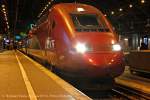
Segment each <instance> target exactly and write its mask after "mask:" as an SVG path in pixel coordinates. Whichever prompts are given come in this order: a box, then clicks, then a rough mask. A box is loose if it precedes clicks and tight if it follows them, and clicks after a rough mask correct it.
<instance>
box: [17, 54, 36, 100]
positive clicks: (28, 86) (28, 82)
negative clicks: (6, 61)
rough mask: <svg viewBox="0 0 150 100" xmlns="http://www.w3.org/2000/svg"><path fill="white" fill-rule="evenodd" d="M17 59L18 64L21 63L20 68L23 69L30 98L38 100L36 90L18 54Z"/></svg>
mask: <svg viewBox="0 0 150 100" xmlns="http://www.w3.org/2000/svg"><path fill="white" fill-rule="evenodd" d="M15 55H16V54H15ZM16 59H17V61H18V64H19V67H20V70H21V74H22V77H23V80H24V82H25V85H26V88H27V91H28V94H29V98H30V100H37V98H36V95H35V92H34V90H33V88H32V86H31V83H30V81H29V79H28V77H27V74H26V72H25V70H24V68H23V65H22V64H21V62H20V60H19V58H18V56H17V55H16Z"/></svg>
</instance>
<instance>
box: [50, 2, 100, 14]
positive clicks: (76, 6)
mask: <svg viewBox="0 0 150 100" xmlns="http://www.w3.org/2000/svg"><path fill="white" fill-rule="evenodd" d="M53 8H54V9H57V10H62V11H65V12H67V13H79V12H80V13H87V12H88V13H97V12H99V10H98V9H97V8H95V7H93V6H91V5H87V4H81V3H60V4H56V5H54V6H53Z"/></svg>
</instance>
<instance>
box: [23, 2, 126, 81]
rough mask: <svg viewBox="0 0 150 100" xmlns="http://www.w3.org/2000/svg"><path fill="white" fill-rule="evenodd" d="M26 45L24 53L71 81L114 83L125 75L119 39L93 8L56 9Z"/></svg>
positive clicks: (62, 6) (75, 5) (78, 5)
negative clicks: (88, 80)
mask: <svg viewBox="0 0 150 100" xmlns="http://www.w3.org/2000/svg"><path fill="white" fill-rule="evenodd" d="M25 44H26V46H24V48H22V50H23V51H24V52H25V53H27V54H28V55H30V56H32V57H34V58H36V59H39V60H40V61H45V62H47V63H48V64H50V65H51V66H50V67H51V68H50V69H51V70H53V69H57V70H59V71H61V72H63V73H64V74H67V75H69V76H71V77H77V78H82V79H99V80H101V79H110V80H113V79H114V78H115V77H118V76H120V75H121V74H122V73H123V72H124V68H125V64H124V54H123V52H122V49H121V46H120V44H119V40H118V35H117V34H116V32H115V31H114V29H113V27H112V25H111V24H110V22H109V21H108V20H107V18H106V17H105V16H104V14H102V12H101V11H100V10H99V9H97V8H96V7H93V6H91V5H87V4H81V3H59V4H55V5H53V6H52V7H51V8H50V9H49V10H48V12H46V13H45V14H44V15H43V16H42V17H41V18H40V19H39V20H38V21H37V23H36V25H35V27H33V28H32V29H31V30H30V31H29V33H28V38H27V39H26V43H25Z"/></svg>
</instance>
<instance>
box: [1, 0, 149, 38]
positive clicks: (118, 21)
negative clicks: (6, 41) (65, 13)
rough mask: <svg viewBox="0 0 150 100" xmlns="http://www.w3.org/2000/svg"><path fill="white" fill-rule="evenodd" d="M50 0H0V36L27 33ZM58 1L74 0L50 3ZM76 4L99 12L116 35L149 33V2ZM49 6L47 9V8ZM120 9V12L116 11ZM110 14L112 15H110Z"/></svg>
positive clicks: (124, 0) (93, 0) (114, 0)
mask: <svg viewBox="0 0 150 100" xmlns="http://www.w3.org/2000/svg"><path fill="white" fill-rule="evenodd" d="M50 1H51V0H0V5H2V4H5V5H6V11H7V17H8V23H9V26H10V28H9V29H8V28H7V24H6V21H5V19H4V14H3V12H2V7H1V6H0V9H1V11H0V34H8V33H9V34H12V35H13V34H18V33H20V32H21V31H25V32H26V31H27V30H28V27H29V25H30V24H32V23H34V22H36V21H37V20H38V15H39V14H40V13H41V12H42V10H43V9H44V7H45V5H46V4H48V2H50ZM60 2H75V1H74V0H54V1H53V2H52V4H56V3H60ZM76 2H80V3H86V4H90V5H93V6H95V7H97V8H98V9H100V10H101V11H102V12H103V13H104V14H106V15H107V18H108V19H109V20H110V22H111V23H112V24H113V26H114V27H115V29H116V30H117V32H118V33H119V34H134V33H136V32H138V33H140V34H147V33H149V31H150V30H149V29H150V26H149V23H150V21H149V20H150V0H145V3H143V4H142V3H141V0H76ZM129 4H132V5H133V7H132V8H129ZM49 7H50V6H49ZM120 8H122V9H123V11H119V9H120ZM112 11H114V15H112V14H111V12H112Z"/></svg>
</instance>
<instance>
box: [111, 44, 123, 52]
mask: <svg viewBox="0 0 150 100" xmlns="http://www.w3.org/2000/svg"><path fill="white" fill-rule="evenodd" d="M112 49H113V51H120V50H121V46H120V45H119V44H113V46H112Z"/></svg>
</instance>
